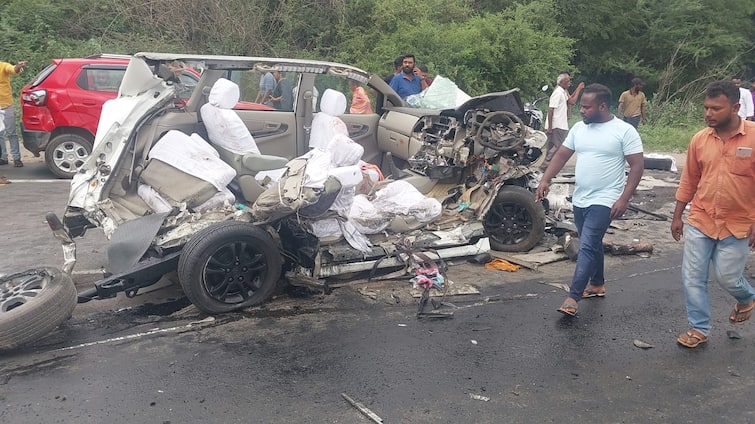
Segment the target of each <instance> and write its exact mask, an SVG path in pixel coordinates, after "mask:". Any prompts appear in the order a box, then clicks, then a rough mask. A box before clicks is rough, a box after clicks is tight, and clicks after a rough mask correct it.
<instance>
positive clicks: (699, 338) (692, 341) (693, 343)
mask: <svg viewBox="0 0 755 424" xmlns="http://www.w3.org/2000/svg"><path fill="white" fill-rule="evenodd" d="M676 341H677V342H678V343H679V344H680V345H682V346H684V347H689V348H693V347H697V346H699V345H700V344H702V343H705V342H707V341H708V336H706V335H705V334H703V333H701V332H699V331H697V330H695V329H694V328H690V329H689V330H687V331H685V332H684V333H682V334H680V335H679V337H677V338H676Z"/></svg>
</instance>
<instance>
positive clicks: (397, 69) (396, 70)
mask: <svg viewBox="0 0 755 424" xmlns="http://www.w3.org/2000/svg"><path fill="white" fill-rule="evenodd" d="M403 67H404V56H399V57H397V58H396V59H394V60H393V73H392V74H390V75H388V76H386V77H385V78H383V81H385V83H386V84H388V85H390V84H391V80H393V77H395V76H396V75H398V74H400V73H401V68H403Z"/></svg>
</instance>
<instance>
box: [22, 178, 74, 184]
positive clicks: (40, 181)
mask: <svg viewBox="0 0 755 424" xmlns="http://www.w3.org/2000/svg"><path fill="white" fill-rule="evenodd" d="M8 181H10V182H11V183H45V184H49V183H57V182H63V183H66V184H68V185H70V184H71V180H63V179H55V180H16V179H10V178H9V179H8Z"/></svg>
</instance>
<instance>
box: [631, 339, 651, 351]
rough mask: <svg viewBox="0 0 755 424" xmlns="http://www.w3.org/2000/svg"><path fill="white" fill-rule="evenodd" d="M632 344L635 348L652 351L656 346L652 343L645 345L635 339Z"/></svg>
mask: <svg viewBox="0 0 755 424" xmlns="http://www.w3.org/2000/svg"><path fill="white" fill-rule="evenodd" d="M632 344H634V345H635V347H639V348H640V349H652V348H654V347H655V346H653V345H651V344H650V343H645V342H643V341H642V340H640V339H634V340H633V341H632Z"/></svg>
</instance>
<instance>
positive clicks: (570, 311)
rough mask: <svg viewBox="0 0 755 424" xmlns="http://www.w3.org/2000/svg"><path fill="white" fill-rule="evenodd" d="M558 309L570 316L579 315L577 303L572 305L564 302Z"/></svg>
mask: <svg viewBox="0 0 755 424" xmlns="http://www.w3.org/2000/svg"><path fill="white" fill-rule="evenodd" d="M556 310H557V311H559V312H561V313H562V314H564V315H568V316H570V317H573V316H575V315H577V305H572V304H571V303H566V302H564V303H562V304H561V306H560V307H559V308H558V309H556Z"/></svg>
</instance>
